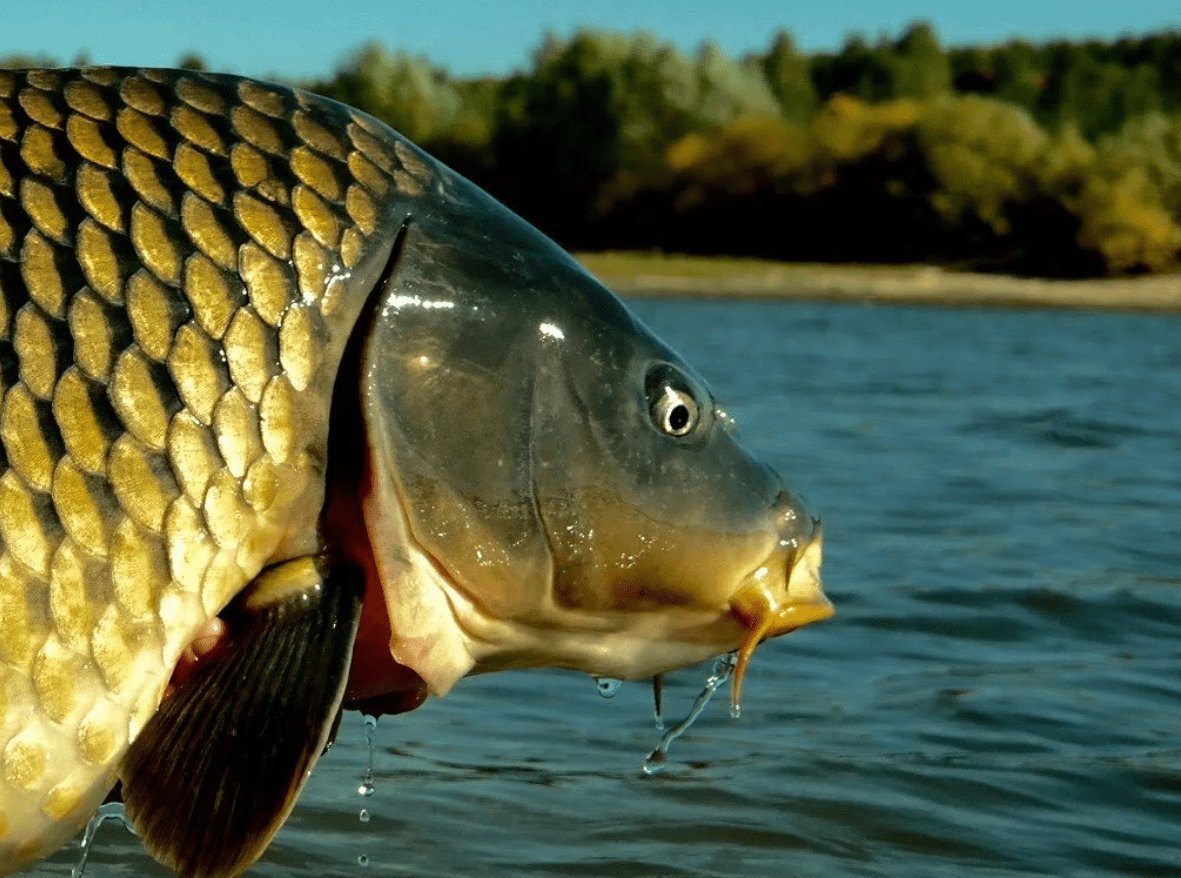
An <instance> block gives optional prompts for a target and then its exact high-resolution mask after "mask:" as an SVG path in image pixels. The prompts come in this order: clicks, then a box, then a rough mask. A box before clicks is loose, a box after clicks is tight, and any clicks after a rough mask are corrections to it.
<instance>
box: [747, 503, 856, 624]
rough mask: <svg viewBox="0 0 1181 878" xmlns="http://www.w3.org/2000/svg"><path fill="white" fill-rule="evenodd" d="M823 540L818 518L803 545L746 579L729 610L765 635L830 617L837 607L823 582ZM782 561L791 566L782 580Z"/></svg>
mask: <svg viewBox="0 0 1181 878" xmlns="http://www.w3.org/2000/svg"><path fill="white" fill-rule="evenodd" d="M823 543H824V534H823V528H822V527H821V525H820V523H819V522H818V521H816V522H814V527H813V530H812V533H811V534H810V536H809V538H808V541H807V542H806V543H805V544H804V546H803V547H802V548H798V549H796V550H795V551H794V552H792V553H791V555H790V556H788V557H787V558H783V556H782V555H781V554H780V553H778V552H776V553H774V554H773V555H772V556H771V557H770V558H769V559H768V560H767V561H766V562H765V563H764V564H763V565H762V566H760V567H759V568H758V569H757V570H755V571H754V572H753V573H752V574H750V575H749V576H748V577H747V578H746V579H745V580H744V581H743V584H742V585H741V586H740V587H739V588H738V590H737V591H736V592H735V593H734V596H733V597H732V598H731V599H730V611H731V612H732V613H733V614H734V615H735V616H736V617H737V618H738V619H739V620H740V621H741V622H742V623H743V624H744V625H745V626H747V628H749V629H754V628H761V629H762V630H763V636H764V637H776V636H778V635H780V634H787V633H788V632H791V631H795V630H796V629H797V628H803V627H804V626H805V625H810V624H812V623H813V622H822V621H824V620H825V619H829V618H831V617H832V616H833V614H834V613H835V612H836V609H835V608H834V607H833V605H832V601H830V600H829V599H828V596H827V595H825V594H824V591H823V589H822V587H821V581H820V565H821V563H822V560H823ZM781 559H782V560H781ZM780 564H783V565H785V566H786V567H787V569H788V572H787V575H786V576H785V577H784V578H783V579H779V578H778V577H776V576H774V575H773V571H774V569H775V568H776V567H779V565H780Z"/></svg>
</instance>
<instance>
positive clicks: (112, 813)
mask: <svg viewBox="0 0 1181 878" xmlns="http://www.w3.org/2000/svg"><path fill="white" fill-rule="evenodd" d="M110 821H114V822H116V823H118V824H119V825H120V826H122V827H123V828H124V829H126V830H127V831H128V832H130V833H131V834H132V835H135V827H133V826H132V825H131V823H130V822H128V820H127V815H125V814H124V813H123V803H122V802H107V803H106V804H104V805H100V806H99V809H98V810H97V811H95V812H94V816H93V817H91V818H90V822H89V823H87V824H86V831H85V832H84V833H82V855H81V856H80V857H79V858H78V863H77V865H76V866H74V868H72V869H71V870H70V878H82V876H83V875H85V874H86V860H87V859H88V858H89V857H90V851H91V848H93V846H94V836H95V833H97V832H98V828H99V827H100V826H102V825H103V824H104V823H107V822H110Z"/></svg>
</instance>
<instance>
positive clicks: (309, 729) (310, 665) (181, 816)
mask: <svg viewBox="0 0 1181 878" xmlns="http://www.w3.org/2000/svg"><path fill="white" fill-rule="evenodd" d="M362 587H363V582H362V577H361V574H360V571H358V570H356V569H355V568H352V567H339V566H338V567H334V568H333V569H332V571H331V573H330V574H329V571H328V569H327V565H326V563H325V562H324V561H323V560H322V559H313V558H301V559H297V560H295V561H290V562H286V563H283V564H280V565H277V566H275V567H273V568H270V569H269V570H267V571H264V572H263V574H261V575H260V576H259V578H258V579H256V580H255V582H254V583H253V584H252V586H251V588H250V589H249V590H248V591H247V592H245V593H244V595H243V598H242V599H241V600H240V601H239V602H238V603H236V604H234V605H232V609H231V610H230V611H228V612H227V614H226V616H227V618H226V621H227V624H228V626H229V631H230V634H229V643H228V644H227V646H226V647H225V648H224V649H221V650H219V651H218V652H216V653H215V654H214V655H212V656H210V657H209V658H208V659H207V660H206V661H205V663H203V664H202V665H199V666H198V667H197V669H196V670H195V671H194V673H193V676H192V678H191V679H190V680H189V681H188V682H187V683H186V684H185V685H184V686H183V687H181V688H180V689H179V690H177V692H176V693H175V694H173V695H172V696H171V697H170V698H169V699H168V700H166V701H165V702H164V703H163V704H162V705H161V707H160V709H159V710H158V711H157V712H156V714H155V716H153V717H152V719H151V720H150V721H149V722H148V724H147V725H146V726H145V727H144V729H143V731H142V732H141V733H140V735H139V737H137V738H136V740H135V741H134V742H133V744H132V745H131V748H130V750H129V751H128V753H127V756H126V757H125V758H124V760H123V763H122V765H121V767H120V775H121V777H122V780H123V797H124V801H125V803H126V807H127V814H128V816H129V817H130V819H131V821H132V823H133V825H134V826H135V828H136V831H137V832H138V833H139V835H140V837H141V838H142V839H143V842H144V845H145V847H147V849H148V850H149V852H150V853H151V854H152V855H153V856H154V857H155V858H156V859H157V860H158V861H160V862H161V863H163V864H164V865H165V866H168V867H169V868H171V869H173V870H174V871H175V872H176V873H177V874H178V875H180V876H181V878H223V876H232V875H237V874H238V873H240V872H241V871H243V870H245V869H246V868H247V867H248V866H249V865H250V864H251V863H253V862H254V860H255V859H257V858H258V857H259V856H260V855H261V854H262V852H263V851H264V850H265V849H266V847H267V844H268V843H269V842H270V840H271V838H272V837H273V836H274V835H275V833H276V832H278V830H279V828H280V827H281V826H282V824H283V821H284V820H285V819H286V817H287V815H288V813H289V812H290V810H291V808H292V806H293V805H294V803H295V799H296V797H297V796H298V795H299V791H300V790H301V789H302V787H303V784H304V782H305V781H306V780H307V777H308V774H309V773H310V771H311V768H312V765H313V764H314V763H315V761H316V759H317V758H318V757H319V756H320V754H321V752H323V750H324V746H325V743H326V742H327V740H328V738H329V735H330V734H331V732H332V728H333V724H334V722H335V719H336V717H337V714H338V712H339V710H340V702H341V699H342V697H343V695H344V685H345V681H346V679H347V676H348V668H349V662H350V659H351V657H352V649H353V638H354V635H355V633H356V627H357V621H358V619H359V617H360V609H361V595H362V590H363V589H362Z"/></svg>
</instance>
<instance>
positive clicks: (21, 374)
mask: <svg viewBox="0 0 1181 878" xmlns="http://www.w3.org/2000/svg"><path fill="white" fill-rule="evenodd" d="M433 185H434V183H433V175H432V172H431V170H430V168H429V167H428V165H427V164H426V163H425V160H424V159H422V158H421V157H420V156H419V154H417V153H416V152H415V151H414V150H413V149H412V148H411V147H409V146H408V145H407V144H406V143H405V142H403V141H401V140H400V139H399V138H398V137H397V135H395V134H394V133H393V132H391V131H389V129H387V128H385V127H384V126H382V125H380V123H377V122H375V121H374V120H372V119H369V118H368V117H365V116H363V115H362V114H359V113H357V112H355V111H352V110H350V109H348V108H346V107H343V106H341V105H339V104H335V103H333V102H331V101H327V100H324V99H321V98H317V97H315V96H312V95H309V94H306V93H302V92H299V91H294V90H290V89H285V88H281V87H277V86H271V85H264V84H260V83H257V82H253V81H250V80H246V79H240V78H236V77H224V76H207V75H203V74H194V73H188V72H179V71H156V70H138V71H137V70H118V69H104V68H95V69H86V70H79V71H63V70H44V71H15V72H14V71H0V392H2V399H0V874H3V873H5V872H7V871H10V870H12V869H14V868H18V867H19V866H20V865H21V864H23V863H26V862H28V861H30V860H32V859H36V858H37V857H39V856H42V855H44V854H45V853H48V852H50V851H52V850H53V849H55V848H56V847H57V846H58V845H60V843H61V842H62V841H64V840H65V839H66V838H68V837H69V836H70V835H71V834H72V833H73V832H75V831H76V829H77V827H78V826H79V825H80V824H81V822H83V821H84V820H85V819H86V818H87V816H88V815H89V813H90V812H91V811H92V810H93V808H94V807H95V806H96V805H97V803H98V801H100V800H101V798H102V796H103V795H104V794H105V792H106V790H107V789H109V787H110V785H111V783H112V782H113V777H114V774H113V772H114V769H115V765H116V763H117V761H118V759H119V757H120V755H121V754H122V752H123V751H124V749H125V747H126V745H127V743H128V742H129V740H131V739H132V738H134V736H135V734H136V732H137V731H138V730H139V728H140V727H142V725H143V723H144V722H146V720H147V718H148V717H149V716H150V715H151V713H152V712H153V711H154V710H155V708H156V706H157V704H158V703H159V698H160V694H161V692H162V689H163V686H164V685H165V683H166V682H167V677H168V675H169V670H168V669H170V668H171V667H172V665H173V664H174V663H175V660H176V658H177V657H178V656H179V654H180V652H181V650H182V649H183V648H184V645H185V644H186V643H187V642H188V640H189V639H190V638H191V636H192V634H193V632H194V631H195V630H196V628H197V627H198V626H199V625H200V624H201V623H202V622H203V621H205V620H206V619H207V618H208V617H209V616H211V615H213V614H216V613H217V612H218V611H219V610H220V609H221V607H223V606H224V605H225V603H226V602H227V601H228V600H229V599H230V598H231V597H233V595H234V594H235V593H236V592H237V591H239V590H240V589H241V588H242V587H243V586H244V584H245V583H246V582H248V581H249V580H250V579H251V578H252V577H253V576H254V575H255V574H257V572H258V571H259V570H260V569H261V568H262V567H263V566H264V565H265V564H267V563H270V562H272V561H276V560H282V559H283V558H285V557H291V556H293V555H298V554H301V553H303V552H307V551H314V545H313V544H312V543H311V542H309V541H314V539H315V522H316V515H317V514H318V513H317V511H318V509H319V506H320V503H321V501H322V497H323V459H324V455H325V451H326V444H327V429H328V427H327V416H328V411H329V405H330V396H331V390H332V381H333V378H334V373H335V370H336V365H337V363H338V361H339V357H340V353H341V350H342V349H343V345H344V341H345V337H346V336H347V333H348V331H349V329H350V328H351V324H352V321H353V320H354V319H355V318H356V315H357V313H358V311H359V309H360V307H361V304H362V303H363V300H364V298H365V296H366V295H367V294H368V293H369V290H361V289H353V287H354V286H356V284H355V283H350V280H349V278H350V277H351V276H355V275H358V274H360V273H361V272H360V268H361V267H362V266H363V264H365V263H366V260H367V259H369V260H370V261H373V260H376V259H377V258H381V259H382V260H383V261H384V256H382V253H384V252H385V251H388V248H389V246H390V244H391V241H392V238H393V235H394V233H395V232H396V227H397V225H398V224H400V222H401V217H395V214H396V213H397V210H396V208H397V207H398V206H399V205H402V204H409V203H411V202H412V201H413V200H414V199H415V198H416V197H418V196H420V195H422V194H424V193H425V192H426V191H427V190H428V189H429V188H430V187H431V186H433ZM374 254H377V255H374Z"/></svg>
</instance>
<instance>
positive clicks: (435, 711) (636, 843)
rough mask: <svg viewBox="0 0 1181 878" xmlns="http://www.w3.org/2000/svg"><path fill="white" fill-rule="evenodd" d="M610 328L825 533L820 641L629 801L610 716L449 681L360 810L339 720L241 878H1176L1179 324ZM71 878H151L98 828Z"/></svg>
mask: <svg viewBox="0 0 1181 878" xmlns="http://www.w3.org/2000/svg"><path fill="white" fill-rule="evenodd" d="M634 306H635V307H636V308H637V309H638V310H639V311H640V313H641V314H642V315H643V316H644V318H645V319H646V320H647V321H648V323H649V324H650V325H652V326H653V327H654V328H655V329H656V330H657V331H658V333H659V334H661V335H662V336H663V337H664V338H665V339H666V340H667V341H669V342H670V343H672V344H673V346H674V347H676V348H677V349H678V350H680V351H681V352H682V353H683V354H684V355H685V356H686V358H687V359H688V360H689V361H690V362H691V363H693V364H694V365H695V366H697V368H698V369H699V371H700V372H702V373H703V374H704V375H705V376H706V377H707V379H708V380H709V381H710V382H711V384H712V385H713V387H714V389H715V391H716V392H717V394H718V395H719V397H721V398H722V400H723V401H724V403H725V404H726V406H727V408H728V409H729V410H730V411H731V412H732V413H733V414H735V415H736V416H737V417H738V418H739V421H740V424H741V425H742V430H743V434H744V436H745V439H746V441H747V443H748V444H749V445H750V446H752V447H753V448H754V449H756V450H757V451H758V452H760V453H761V454H762V455H764V456H765V457H766V458H768V459H769V460H770V461H771V462H772V463H773V464H775V466H776V467H777V468H778V469H779V470H780V471H781V472H782V473H784V474H785V475H786V476H787V478H788V481H789V482H790V483H791V484H792V486H793V488H795V489H797V490H798V491H800V492H801V493H802V494H803V495H804V496H805V497H807V498H808V500H809V502H810V504H811V505H812V506H813V507H814V508H815V509H817V510H818V511H820V512H821V514H822V515H823V517H824V521H825V532H826V544H825V580H826V584H827V589H828V592H829V594H830V596H831V597H832V598H833V600H834V601H835V603H836V605H837V610H838V614H837V616H836V617H835V618H834V619H833V620H832V621H831V622H828V623H825V624H822V625H816V626H813V627H811V628H808V629H806V630H804V631H801V632H798V633H797V634H794V635H792V636H790V637H786V638H781V639H779V640H776V641H773V642H771V643H768V644H767V645H765V646H764V647H763V648H761V649H760V650H759V651H758V653H757V654H756V656H755V659H754V662H753V663H752V666H751V669H750V674H749V676H748V679H747V683H746V687H745V693H744V696H745V697H744V710H743V716H742V718H741V719H740V720H732V719H730V717H729V716H728V714H727V710H726V707H725V702H726V699H725V698H719V699H718V700H717V701H716V702H715V703H714V704H713V705H711V706H710V709H708V710H707V711H706V713H705V714H704V716H703V717H702V718H701V719H700V720H699V721H698V723H697V725H695V726H694V727H693V728H692V729H691V730H690V731H689V732H688V734H686V736H685V737H684V738H682V739H681V740H680V741H678V742H677V743H676V744H675V745H674V746H673V748H672V750H671V753H670V763H669V767H668V769H667V770H666V772H665V774H664V775H662V776H659V777H645V776H643V775H642V773H641V772H640V763H641V760H642V758H643V756H644V755H645V753H647V752H648V751H649V750H650V749H651V748H652V747H653V746H654V744H655V743H656V741H657V737H658V735H657V732H656V730H655V728H654V726H653V722H652V716H651V695H650V692H648V691H647V690H646V689H645V687H643V686H641V685H638V684H627V685H625V686H624V687H623V688H622V689H621V690H620V692H619V693H618V695H617V696H616V697H615V698H613V699H611V700H604V699H601V698H599V697H598V695H597V694H596V689H595V685H594V683H593V682H592V681H591V680H590V679H589V678H586V677H581V676H578V675H573V674H568V673H545V672H533V673H516V674H503V675H492V676H488V677H484V678H478V679H474V680H471V681H468V682H465V683H463V684H461V685H460V686H459V687H458V688H457V689H456V691H455V692H453V693H452V694H451V695H449V696H448V697H447V698H444V699H439V700H434V701H431V702H428V704H427V705H426V706H424V707H423V708H422V709H420V710H418V711H417V712H415V713H413V714H409V715H406V716H402V717H393V718H386V719H384V720H382V722H381V723H380V725H379V726H378V728H377V732H376V742H377V746H376V760H375V766H374V768H375V779H374V780H375V783H374V787H375V791H374V794H373V795H372V796H371V797H367V798H366V797H361V796H359V795H358V792H357V790H358V784H359V783H360V781H361V778H362V774H363V772H364V768H365V763H366V747H365V736H364V730H363V725H362V723H361V720H360V717H358V716H357V715H350V716H347V717H346V721H345V723H344V726H343V728H342V730H341V733H340V737H339V739H338V743H337V746H336V747H335V748H334V749H333V750H332V751H331V752H330V753H329V754H328V755H327V756H326V757H325V759H324V760H323V761H322V762H321V763H320V765H319V767H318V768H317V770H316V773H315V775H314V776H313V778H312V780H311V782H310V784H309V787H308V789H307V790H306V791H305V793H304V795H303V797H302V798H301V800H300V802H299V805H298V807H297V808H296V810H295V812H294V814H293V815H292V817H291V819H290V821H289V822H288V824H287V826H286V828H285V829H284V830H283V832H282V833H281V834H280V835H279V836H278V838H277V839H276V841H275V843H274V844H273V845H272V847H271V849H270V850H269V852H268V854H267V856H266V858H265V859H264V861H263V862H262V863H260V864H259V865H258V866H257V867H256V868H255V869H254V870H252V872H251V874H254V875H259V876H274V878H278V876H286V875H309V876H327V875H333V876H335V875H353V876H363V875H369V874H373V875H421V876H460V875H463V876H466V875H481V876H484V875H495V876H500V875H504V876H513V875H523V876H555V878H557V876H612V878H614V876H745V875H752V876H763V875H766V876H778V875H793V876H813V875H815V876H844V875H869V876H877V875H899V876H928V875H929V876H946V875H963V876H986V875H987V876H1001V875H1072V876H1090V875H1165V874H1181V319H1177V318H1175V317H1165V316H1132V315H1118V314H1088V313H1070V312H1055V311H1030V312H1021V311H1002V310H997V311H956V310H925V309H920V308H903V307H889V306H858V305H819V304H817V305H812V304H799V303H787V302H736V303H718V302H709V301H678V300H648V301H638V302H635V303H634ZM707 673H708V666H702V667H700V668H696V669H688V670H685V671H682V672H679V673H677V674H675V675H672V677H671V678H670V680H669V682H668V687H667V691H666V696H665V697H666V702H667V704H668V708H667V711H668V713H669V714H676V715H680V714H683V713H684V712H685V711H686V710H687V709H688V707H689V704H690V703H691V701H692V700H693V698H694V696H695V695H696V694H697V692H698V691H699V690H700V688H701V685H702V683H703V681H704V679H705V676H706V675H707ZM361 808H365V809H366V810H367V814H368V817H369V819H368V821H367V822H362V821H361V820H360V819H359V812H360V809H361ZM76 856H77V849H76V846H75V847H72V848H71V849H67V850H66V851H63V852H62V853H61V854H59V855H58V856H56V857H55V858H54V859H53V860H52V861H51V862H50V863H48V864H43V865H42V866H41V867H39V868H38V869H37V870H36V872H37V874H46V875H48V874H58V875H60V874H63V873H65V874H68V870H69V865H70V864H71V863H72V862H74V860H75V858H76ZM91 864H92V865H91V868H90V870H89V871H88V874H90V875H96V876H102V875H160V874H162V873H161V871H160V870H159V868H158V867H156V866H155V865H154V864H152V863H151V861H150V860H148V859H147V858H146V857H145V856H144V855H143V854H142V853H140V852H139V850H138V843H137V842H135V840H134V839H131V838H130V837H128V836H127V835H126V834H125V833H124V832H123V831H122V830H121V829H119V828H118V827H117V826H107V827H104V828H103V829H102V830H101V831H100V833H99V835H98V846H97V849H96V850H95V852H94V854H93V855H92V857H91ZM363 864H367V865H363Z"/></svg>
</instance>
